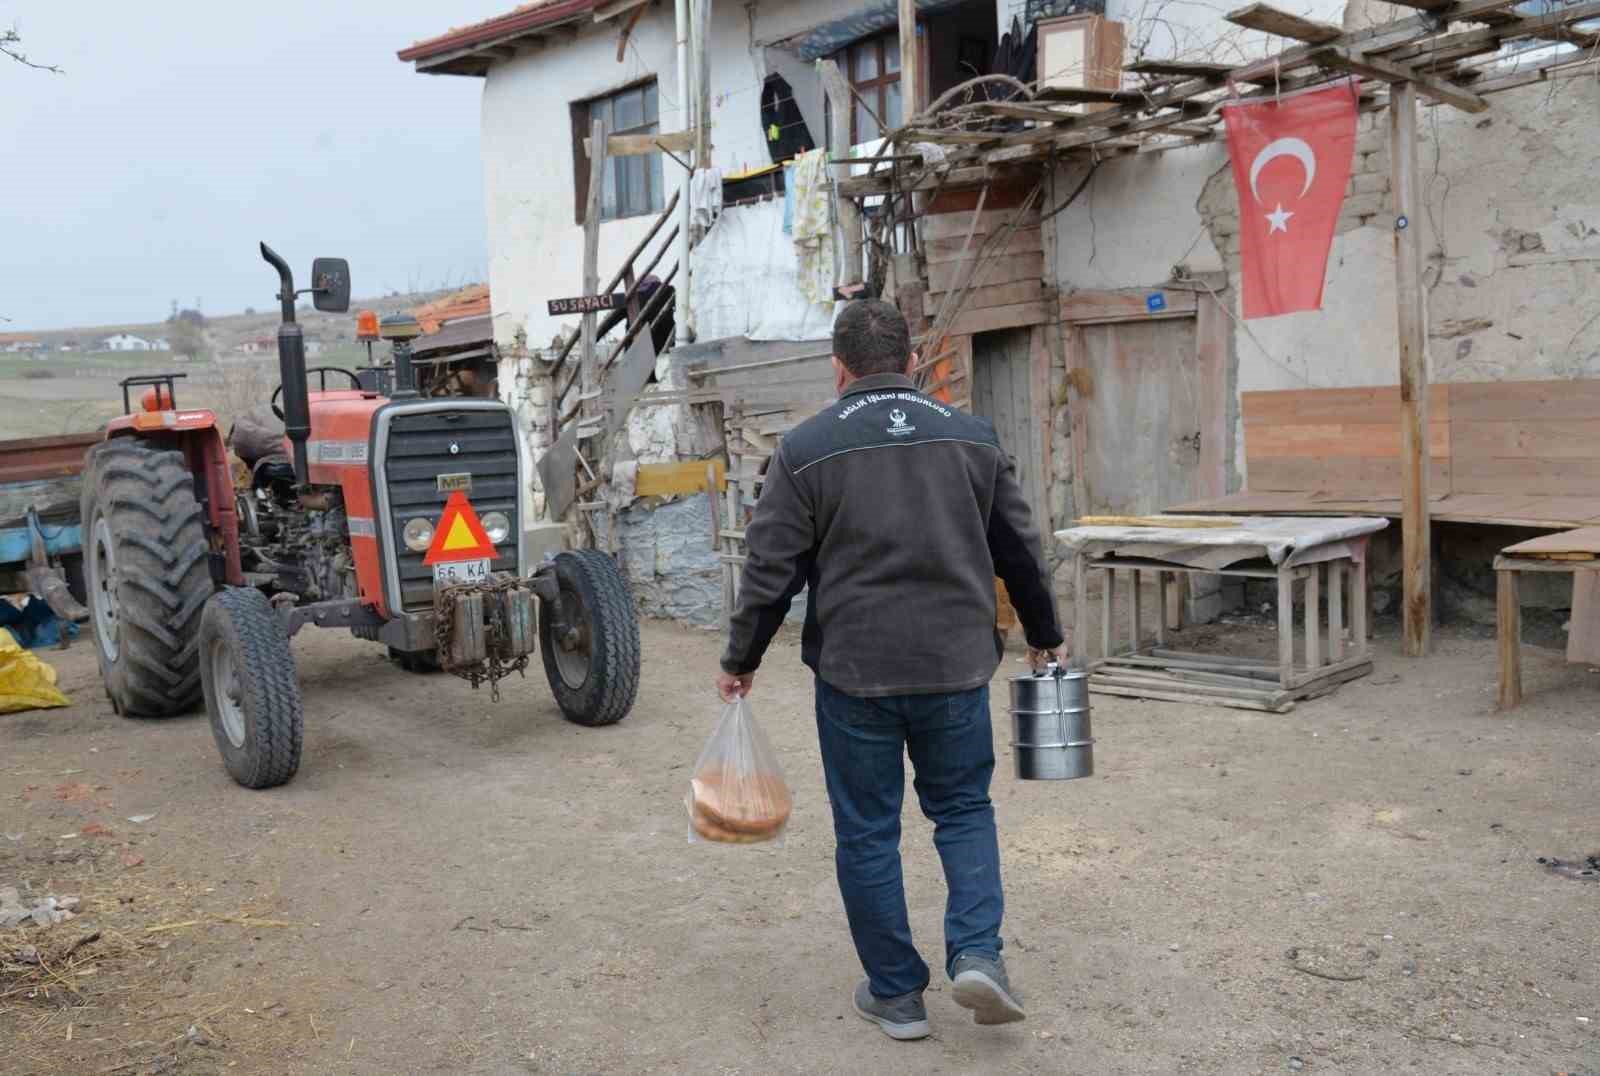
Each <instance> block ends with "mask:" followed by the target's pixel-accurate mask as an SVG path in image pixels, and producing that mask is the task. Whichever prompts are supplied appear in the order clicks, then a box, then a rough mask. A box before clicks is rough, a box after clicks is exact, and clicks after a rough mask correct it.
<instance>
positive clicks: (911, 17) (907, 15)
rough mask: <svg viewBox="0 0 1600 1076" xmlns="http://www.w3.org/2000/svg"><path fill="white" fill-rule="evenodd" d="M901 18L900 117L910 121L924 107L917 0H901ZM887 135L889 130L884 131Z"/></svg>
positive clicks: (904, 120)
mask: <svg viewBox="0 0 1600 1076" xmlns="http://www.w3.org/2000/svg"><path fill="white" fill-rule="evenodd" d="M899 9H900V14H899V20H900V117H901V120H902V121H903V122H910V120H911V117H913V116H915V115H916V114H917V111H918V110H919V109H920V108H921V107H922V96H921V94H919V93H918V92H917V91H918V90H919V89H921V88H922V79H921V76H920V75H919V73H918V71H917V4H916V0H899ZM883 133H884V134H885V135H887V134H888V133H889V132H888V131H884V132H883Z"/></svg>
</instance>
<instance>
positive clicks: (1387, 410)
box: [1239, 385, 1483, 435]
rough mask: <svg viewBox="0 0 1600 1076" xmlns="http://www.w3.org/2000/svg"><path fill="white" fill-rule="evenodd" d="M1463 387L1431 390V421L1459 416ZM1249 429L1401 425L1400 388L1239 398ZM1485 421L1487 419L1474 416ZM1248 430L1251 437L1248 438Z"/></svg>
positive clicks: (1281, 391) (1272, 393)
mask: <svg viewBox="0 0 1600 1076" xmlns="http://www.w3.org/2000/svg"><path fill="white" fill-rule="evenodd" d="M1460 387H1461V386H1459V385H1433V386H1430V388H1429V389H1428V413H1429V416H1430V418H1432V419H1433V420H1435V421H1439V422H1447V421H1448V420H1449V419H1450V418H1452V417H1453V416H1455V415H1456V413H1457V407H1458V403H1457V401H1458V398H1459V397H1458V394H1457V390H1458V389H1459V388H1460ZM1239 407H1240V414H1241V415H1242V416H1243V420H1244V424H1245V426H1246V427H1251V426H1272V425H1284V424H1300V423H1304V424H1307V425H1314V424H1318V423H1340V422H1372V423H1375V422H1394V423H1398V422H1399V421H1400V386H1399V385H1374V386H1364V387H1360V388H1341V389H1279V390H1274V391H1268V392H1242V393H1240V394H1239ZM1474 417H1477V418H1482V417H1483V416H1481V415H1478V416H1474ZM1248 432H1249V431H1248V430H1247V435H1248Z"/></svg>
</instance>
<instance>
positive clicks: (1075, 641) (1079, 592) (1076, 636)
mask: <svg viewBox="0 0 1600 1076" xmlns="http://www.w3.org/2000/svg"><path fill="white" fill-rule="evenodd" d="M1088 655H1089V572H1088V569H1087V568H1086V567H1085V565H1084V556H1083V554H1082V553H1077V554H1074V555H1073V558H1072V667H1073V668H1074V669H1082V668H1084V667H1086V666H1087V665H1088Z"/></svg>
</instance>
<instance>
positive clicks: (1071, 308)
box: [1061, 288, 1199, 323]
mask: <svg viewBox="0 0 1600 1076" xmlns="http://www.w3.org/2000/svg"><path fill="white" fill-rule="evenodd" d="M1153 294H1160V295H1161V296H1162V298H1163V300H1164V301H1165V304H1166V305H1165V307H1164V308H1163V309H1161V310H1159V311H1152V310H1151V309H1150V308H1149V305H1148V302H1149V297H1150V296H1151V295H1153ZM1198 303H1199V297H1198V296H1197V295H1196V294H1195V293H1194V292H1192V291H1165V290H1163V289H1161V288H1135V289H1119V290H1115V291H1095V290H1088V289H1085V290H1080V291H1074V292H1069V293H1068V294H1066V295H1063V296H1062V297H1061V319H1062V320H1063V321H1076V322H1086V323H1087V322H1097V321H1121V320H1124V319H1129V318H1138V319H1143V318H1150V317H1164V318H1170V317H1188V316H1192V315H1193V314H1194V312H1195V309H1196V307H1197V306H1198Z"/></svg>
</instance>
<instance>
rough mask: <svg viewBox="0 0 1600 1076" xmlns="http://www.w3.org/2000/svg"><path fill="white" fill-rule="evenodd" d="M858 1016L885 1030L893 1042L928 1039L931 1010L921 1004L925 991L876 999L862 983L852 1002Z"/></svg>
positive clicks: (863, 980)
mask: <svg viewBox="0 0 1600 1076" xmlns="http://www.w3.org/2000/svg"><path fill="white" fill-rule="evenodd" d="M853 1000H854V1003H855V1007H856V1012H858V1013H860V1014H861V1018H862V1019H863V1020H871V1021H872V1022H873V1023H874V1024H877V1025H878V1026H879V1027H881V1028H883V1033H884V1034H885V1035H887V1036H889V1037H890V1038H891V1039H900V1040H902V1041H904V1040H906V1039H925V1038H927V1037H928V1032H929V1030H930V1028H929V1027H928V1010H927V1008H926V1007H925V1006H924V1005H923V1004H922V991H920V990H918V991H915V992H914V993H910V994H901V995H900V996H899V997H897V998H879V997H874V996H873V994H872V991H871V989H870V988H868V986H867V980H865V979H862V980H861V982H860V983H859V984H857V986H856V996H855V998H854V999H853Z"/></svg>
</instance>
